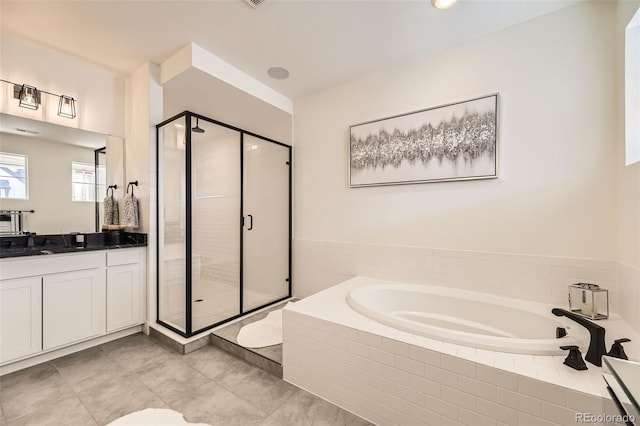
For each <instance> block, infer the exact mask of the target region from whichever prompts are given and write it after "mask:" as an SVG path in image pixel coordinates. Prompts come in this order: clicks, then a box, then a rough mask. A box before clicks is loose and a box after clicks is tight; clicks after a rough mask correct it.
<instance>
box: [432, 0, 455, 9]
mask: <svg viewBox="0 0 640 426" xmlns="http://www.w3.org/2000/svg"><path fill="white" fill-rule="evenodd" d="M456 1H457V0H431V6H433V7H435V8H436V9H448V8H450V7H451V6H453V5H454V4H455V2H456Z"/></svg>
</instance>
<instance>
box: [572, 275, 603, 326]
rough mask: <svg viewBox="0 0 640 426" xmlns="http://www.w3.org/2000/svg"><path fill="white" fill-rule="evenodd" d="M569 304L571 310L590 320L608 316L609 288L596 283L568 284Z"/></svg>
mask: <svg viewBox="0 0 640 426" xmlns="http://www.w3.org/2000/svg"><path fill="white" fill-rule="evenodd" d="M569 306H570V307H571V312H574V313H576V314H578V315H581V316H583V317H586V318H589V319H592V320H599V319H605V318H608V317H609V290H606V289H603V288H600V286H599V285H597V284H587V283H577V284H570V285H569Z"/></svg>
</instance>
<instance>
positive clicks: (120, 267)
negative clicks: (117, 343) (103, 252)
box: [107, 247, 144, 332]
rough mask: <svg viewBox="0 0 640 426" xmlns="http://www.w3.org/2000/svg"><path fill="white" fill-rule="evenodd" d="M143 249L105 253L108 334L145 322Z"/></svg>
mask: <svg viewBox="0 0 640 426" xmlns="http://www.w3.org/2000/svg"><path fill="white" fill-rule="evenodd" d="M143 264H144V249H143V248H140V247H137V248H130V249H120V250H113V251H109V252H107V332H111V331H115V330H119V329H121V328H125V327H130V326H133V325H137V324H141V323H142V322H143V319H144V311H143V306H144V278H143V277H144V275H143V274H144V271H143Z"/></svg>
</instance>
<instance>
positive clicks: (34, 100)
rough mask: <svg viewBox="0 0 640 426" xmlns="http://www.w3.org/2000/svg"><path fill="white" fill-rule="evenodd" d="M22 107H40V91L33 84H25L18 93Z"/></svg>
mask: <svg viewBox="0 0 640 426" xmlns="http://www.w3.org/2000/svg"><path fill="white" fill-rule="evenodd" d="M18 99H20V103H19V105H20V106H21V107H22V108H27V109H32V110H37V109H38V108H39V107H40V92H39V91H38V89H36V88H35V87H33V86H29V85H28V84H23V85H22V87H21V88H20V92H19V93H18Z"/></svg>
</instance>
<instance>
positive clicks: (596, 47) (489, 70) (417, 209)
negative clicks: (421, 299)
mask: <svg viewBox="0 0 640 426" xmlns="http://www.w3.org/2000/svg"><path fill="white" fill-rule="evenodd" d="M614 13H615V6H612V5H610V4H604V3H586V4H581V5H578V6H574V7H569V8H566V9H563V10H561V11H559V12H556V13H553V14H549V15H546V16H543V17H541V18H539V19H535V20H532V21H529V22H526V23H524V24H521V25H518V26H515V27H512V28H509V29H507V30H504V31H501V32H498V33H495V34H492V35H490V36H487V37H484V38H482V39H479V40H476V41H474V42H471V43H469V44H466V45H464V46H461V47H458V48H456V49H451V50H448V51H446V52H443V53H441V54H439V55H436V56H433V57H431V58H429V59H428V60H427V61H425V62H423V63H421V64H417V65H411V66H402V64H399V65H398V67H397V68H396V69H393V70H389V71H386V72H380V73H377V74H373V75H369V76H365V77H362V78H359V79H357V80H354V81H351V82H349V83H346V84H343V85H341V86H337V87H334V88H332V89H329V90H326V91H323V92H319V93H316V94H312V95H310V96H307V97H305V98H302V99H300V100H298V101H296V104H295V117H294V129H295V139H296V149H295V164H296V166H297V167H296V171H295V200H296V209H295V225H296V228H295V230H296V231H295V232H296V233H295V237H296V239H302V240H325V241H352V242H363V243H375V244H390V245H416V246H426V247H438V248H451V249H463V250H482V251H495V252H510V253H526V254H539V255H551V256H572V257H589V258H600V259H614V258H615V257H616V243H615V240H614V238H612V236H613V235H615V232H616V223H615V222H616V191H615V187H616V163H615V161H616V151H615V141H614V140H612V134H614V132H615V126H614V123H615V103H614V101H615V91H614V90H613V88H614V86H613V82H614V80H615V73H614V69H615V67H612V66H611V64H612V61H614V60H615V51H614V49H612V47H613V46H614V41H615V40H614V31H613V25H614V22H615V21H614V18H615V16H614ZM493 92H499V93H500V98H499V121H500V123H499V139H500V141H499V144H500V147H499V154H500V170H499V174H500V177H499V179H496V180H483V181H466V182H451V183H434V184H421V185H406V186H390V187H378V188H358V189H349V188H348V141H349V125H351V124H356V123H360V122H363V121H368V120H372V119H377V118H383V117H386V116H390V115H394V114H399V113H404V112H409V111H414V110H418V109H422V108H426V107H430V106H434V105H440V104H443V103H449V102H453V101H459V100H464V99H468V98H472V97H475V96H479V95H484V94H489V93H493Z"/></svg>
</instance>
